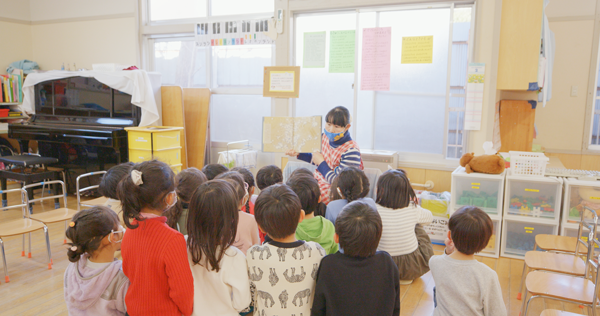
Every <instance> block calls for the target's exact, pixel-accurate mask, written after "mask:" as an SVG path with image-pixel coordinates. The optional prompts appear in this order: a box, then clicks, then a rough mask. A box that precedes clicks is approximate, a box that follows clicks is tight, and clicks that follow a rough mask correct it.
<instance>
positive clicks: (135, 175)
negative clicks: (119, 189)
mask: <svg viewBox="0 0 600 316" xmlns="http://www.w3.org/2000/svg"><path fill="white" fill-rule="evenodd" d="M131 180H133V184H135V185H137V186H140V185H142V184H144V181H142V172H141V171H138V170H131Z"/></svg>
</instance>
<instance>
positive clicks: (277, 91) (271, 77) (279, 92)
mask: <svg viewBox="0 0 600 316" xmlns="http://www.w3.org/2000/svg"><path fill="white" fill-rule="evenodd" d="M299 95H300V66H294V67H286V66H280V67H265V72H264V77H263V97H273V98H298V97H299Z"/></svg>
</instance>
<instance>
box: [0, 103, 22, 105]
mask: <svg viewBox="0 0 600 316" xmlns="http://www.w3.org/2000/svg"><path fill="white" fill-rule="evenodd" d="M19 104H21V103H18V102H0V105H19Z"/></svg>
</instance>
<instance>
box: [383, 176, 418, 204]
mask: <svg viewBox="0 0 600 316" xmlns="http://www.w3.org/2000/svg"><path fill="white" fill-rule="evenodd" d="M416 199H417V195H416V194H415V191H414V190H413V188H412V187H411V186H410V181H408V177H407V176H406V172H404V170H402V169H392V170H387V171H386V172H384V173H383V174H382V175H381V176H380V177H379V180H377V201H376V202H377V204H379V205H381V206H383V207H387V208H391V209H394V210H395V209H399V208H404V207H407V206H408V205H410V203H414V202H415V201H416Z"/></svg>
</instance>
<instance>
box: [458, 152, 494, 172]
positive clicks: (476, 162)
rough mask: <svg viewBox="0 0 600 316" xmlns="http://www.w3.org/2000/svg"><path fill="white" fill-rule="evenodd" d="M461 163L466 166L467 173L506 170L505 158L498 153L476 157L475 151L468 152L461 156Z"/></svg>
mask: <svg viewBox="0 0 600 316" xmlns="http://www.w3.org/2000/svg"><path fill="white" fill-rule="evenodd" d="M460 165H461V166H463V167H465V169H466V171H467V173H471V172H481V173H490V174H500V173H502V172H503V171H504V159H503V158H502V157H500V155H498V154H496V155H481V156H477V157H475V155H474V153H466V154H464V155H463V156H462V157H461V158H460Z"/></svg>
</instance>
